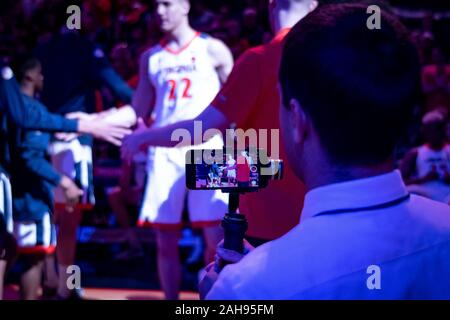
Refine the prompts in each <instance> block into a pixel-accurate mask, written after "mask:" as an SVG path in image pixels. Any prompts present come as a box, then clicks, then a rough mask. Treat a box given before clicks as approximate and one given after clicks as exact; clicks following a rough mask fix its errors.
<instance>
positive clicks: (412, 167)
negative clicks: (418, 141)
mask: <svg viewBox="0 0 450 320" xmlns="http://www.w3.org/2000/svg"><path fill="white" fill-rule="evenodd" d="M416 160H417V148H414V149H412V150H410V151H409V152H407V153H406V155H405V157H404V158H403V159H402V161H401V162H400V165H399V169H400V172H401V174H402V177H403V180H404V181H405V184H407V185H409V184H421V183H423V181H422V179H421V177H417V178H415V177H414V175H415V173H416Z"/></svg>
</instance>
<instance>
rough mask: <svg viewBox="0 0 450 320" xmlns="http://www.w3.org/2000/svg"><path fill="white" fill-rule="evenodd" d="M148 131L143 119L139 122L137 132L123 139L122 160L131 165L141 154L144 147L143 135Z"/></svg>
mask: <svg viewBox="0 0 450 320" xmlns="http://www.w3.org/2000/svg"><path fill="white" fill-rule="evenodd" d="M146 130H147V125H146V124H145V122H144V120H143V119H142V118H139V119H138V121H137V126H136V130H134V132H133V133H132V134H130V135H129V136H127V137H125V138H124V139H123V144H122V148H121V155H122V159H123V160H124V161H126V162H127V163H130V162H131V160H132V159H133V156H134V155H135V154H136V153H138V152H139V150H140V148H141V145H142V134H143V133H144V132H145V131H146Z"/></svg>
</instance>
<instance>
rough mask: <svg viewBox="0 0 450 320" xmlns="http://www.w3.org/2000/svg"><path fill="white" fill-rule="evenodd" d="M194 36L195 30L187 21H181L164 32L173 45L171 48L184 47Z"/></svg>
mask: <svg viewBox="0 0 450 320" xmlns="http://www.w3.org/2000/svg"><path fill="white" fill-rule="evenodd" d="M194 36H195V30H194V29H192V28H191V26H190V25H189V23H187V22H186V23H182V24H180V25H179V26H178V27H177V28H176V29H174V30H173V31H171V32H170V33H167V34H166V39H167V41H168V43H170V44H171V45H173V46H174V48H173V49H179V48H182V47H184V46H185V45H186V44H187V43H189V41H191V40H192V38H193V37H194Z"/></svg>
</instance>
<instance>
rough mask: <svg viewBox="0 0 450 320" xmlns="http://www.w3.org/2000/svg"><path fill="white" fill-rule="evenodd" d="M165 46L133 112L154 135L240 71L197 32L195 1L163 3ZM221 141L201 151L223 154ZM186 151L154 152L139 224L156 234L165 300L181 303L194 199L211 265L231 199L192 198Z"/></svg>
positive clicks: (146, 72) (151, 58)
mask: <svg viewBox="0 0 450 320" xmlns="http://www.w3.org/2000/svg"><path fill="white" fill-rule="evenodd" d="M155 2H156V13H157V17H158V19H159V22H160V27H161V30H162V31H163V32H164V34H165V36H164V39H163V40H162V41H161V42H160V43H159V44H158V45H156V46H154V47H152V48H151V49H150V50H148V51H146V52H145V53H143V54H142V56H141V61H140V77H139V84H138V88H137V90H136V92H135V94H134V96H133V102H132V104H133V107H134V108H135V110H136V113H137V114H138V115H139V116H140V117H143V118H146V117H148V116H149V114H150V112H152V120H153V124H152V127H161V126H165V125H167V124H171V123H175V122H178V121H180V120H188V119H194V118H195V117H196V116H198V115H199V114H200V113H201V112H202V111H203V110H204V109H205V108H206V107H207V106H208V105H209V103H210V102H211V101H212V99H213V98H214V97H215V95H216V94H217V92H218V91H219V89H220V85H221V83H223V82H225V80H226V78H227V76H228V74H229V73H230V72H231V69H232V67H233V57H232V55H231V52H230V50H229V49H228V48H227V47H226V46H225V45H224V44H223V43H222V42H221V41H219V40H217V39H214V38H212V37H210V36H208V35H205V34H201V33H199V32H196V31H195V30H193V29H192V28H191V26H190V25H189V21H188V13H189V9H190V3H189V1H188V0H156V1H155ZM222 146H223V142H222V140H221V139H220V138H219V137H218V136H216V137H215V138H212V139H211V140H210V141H208V142H207V143H206V144H203V145H201V146H200V147H201V148H203V149H213V148H221V147H222ZM186 151H187V149H186V148H161V147H156V148H154V147H152V148H150V149H149V158H148V168H147V172H148V181H147V185H146V191H145V194H144V200H143V205H142V209H141V213H140V218H139V224H140V225H141V226H144V225H149V226H152V227H155V229H156V235H157V246H158V272H159V277H160V282H161V286H162V288H163V291H164V294H165V296H166V299H177V298H178V294H179V290H180V282H181V264H180V260H179V252H178V241H179V238H180V228H181V226H182V225H181V218H182V210H183V205H184V200H185V197H186V194H187V200H188V211H189V214H190V221H191V223H192V225H193V226H194V227H202V228H203V230H204V236H205V242H206V246H207V248H206V252H205V260H206V262H210V261H212V260H213V257H214V252H215V247H216V245H217V243H218V242H219V241H220V240H221V238H222V232H221V228H220V221H221V219H222V217H223V215H224V214H225V213H226V211H227V197H226V195H225V194H222V193H221V192H220V191H189V192H188V191H187V190H186V183H185V169H184V168H185V153H186Z"/></svg>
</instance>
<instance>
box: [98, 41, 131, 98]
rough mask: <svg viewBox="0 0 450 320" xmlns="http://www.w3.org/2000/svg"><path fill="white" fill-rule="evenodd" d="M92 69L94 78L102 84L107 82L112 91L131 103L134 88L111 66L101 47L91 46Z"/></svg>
mask: <svg viewBox="0 0 450 320" xmlns="http://www.w3.org/2000/svg"><path fill="white" fill-rule="evenodd" d="M91 50H92V54H91V55H90V58H91V65H92V68H91V70H92V71H93V72H94V76H93V77H94V79H95V80H96V81H98V82H100V83H102V84H106V85H107V86H108V88H109V89H111V91H112V93H113V94H114V95H115V96H116V97H117V98H119V99H120V100H121V101H123V102H125V103H131V98H132V96H133V90H132V89H131V88H130V87H129V86H128V84H127V83H126V82H125V81H124V80H123V79H122V78H121V77H120V76H119V74H118V73H117V72H116V71H115V70H114V69H113V68H112V67H111V65H110V63H109V61H108V59H107V58H106V57H105V54H104V53H103V51H102V50H101V49H100V48H95V47H93V46H92V47H91Z"/></svg>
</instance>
